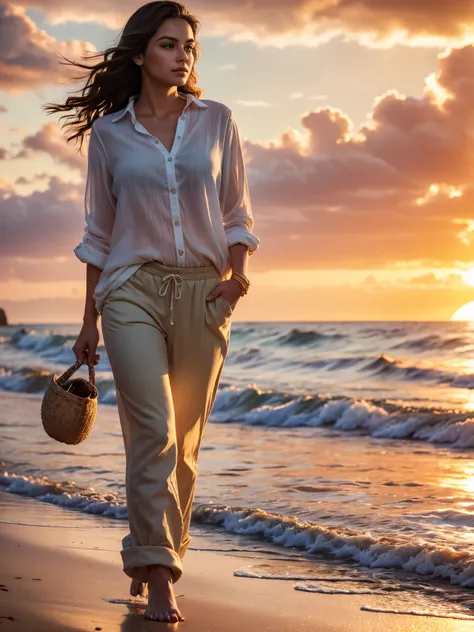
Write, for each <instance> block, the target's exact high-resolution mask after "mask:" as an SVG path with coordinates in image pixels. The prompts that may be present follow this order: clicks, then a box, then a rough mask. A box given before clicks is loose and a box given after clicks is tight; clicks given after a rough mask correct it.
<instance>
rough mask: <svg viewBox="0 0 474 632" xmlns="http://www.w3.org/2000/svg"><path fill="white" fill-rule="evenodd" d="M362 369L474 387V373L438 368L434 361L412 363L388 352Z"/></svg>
mask: <svg viewBox="0 0 474 632" xmlns="http://www.w3.org/2000/svg"><path fill="white" fill-rule="evenodd" d="M359 370H360V371H365V372H370V373H372V374H373V375H377V376H378V377H390V378H398V379H404V380H409V381H432V382H435V383H436V384H450V385H451V386H453V387H456V388H466V389H472V388H474V374H472V373H455V372H453V371H447V370H443V369H438V368H436V366H435V365H434V364H432V363H430V364H427V363H424V365H417V364H411V363H409V362H406V361H404V360H397V359H396V358H393V357H392V356H390V355H388V354H385V353H383V354H381V355H380V356H379V357H378V358H377V359H375V360H370V361H369V362H367V363H366V364H365V365H364V366H362V367H360V369H359Z"/></svg>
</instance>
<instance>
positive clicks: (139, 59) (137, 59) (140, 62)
mask: <svg viewBox="0 0 474 632" xmlns="http://www.w3.org/2000/svg"><path fill="white" fill-rule="evenodd" d="M132 59H133V61H134V62H135V63H136V64H137V66H142V65H143V55H141V54H140V55H135V57H132Z"/></svg>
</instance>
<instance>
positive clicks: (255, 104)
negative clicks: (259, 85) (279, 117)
mask: <svg viewBox="0 0 474 632" xmlns="http://www.w3.org/2000/svg"><path fill="white" fill-rule="evenodd" d="M237 103H238V104H239V105H243V106H244V107H246V108H273V107H275V104H274V103H268V101H243V100H242V99H237Z"/></svg>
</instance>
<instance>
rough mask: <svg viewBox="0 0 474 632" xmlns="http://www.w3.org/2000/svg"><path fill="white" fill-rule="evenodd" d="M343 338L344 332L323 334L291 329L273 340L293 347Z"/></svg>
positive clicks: (344, 336)
mask: <svg viewBox="0 0 474 632" xmlns="http://www.w3.org/2000/svg"><path fill="white" fill-rule="evenodd" d="M343 338H346V335H345V334H325V333H322V332H320V331H314V330H304V329H292V330H291V331H289V332H288V333H285V334H283V335H280V336H278V337H277V338H276V339H275V341H274V342H275V343H277V344H281V345H290V346H293V347H300V346H305V347H306V346H312V345H315V344H319V343H322V342H327V341H332V340H341V339H343Z"/></svg>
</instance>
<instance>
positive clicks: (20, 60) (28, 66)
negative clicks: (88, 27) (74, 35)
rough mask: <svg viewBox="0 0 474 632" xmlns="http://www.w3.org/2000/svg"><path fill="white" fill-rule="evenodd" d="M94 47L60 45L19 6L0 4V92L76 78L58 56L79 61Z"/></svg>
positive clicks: (74, 44)
mask: <svg viewBox="0 0 474 632" xmlns="http://www.w3.org/2000/svg"><path fill="white" fill-rule="evenodd" d="M94 50H95V48H94V46H93V45H92V44H89V43H88V42H81V41H67V42H59V41H57V40H55V39H54V37H51V36H50V35H48V34H47V33H46V32H45V31H43V30H41V29H39V28H38V27H37V26H36V24H35V23H34V22H33V21H32V20H31V19H30V18H29V17H28V16H27V15H26V13H25V11H24V9H21V8H20V7H16V6H15V7H13V6H7V5H4V4H0V89H1V90H5V91H7V92H21V91H24V90H31V89H32V88H35V87H37V86H42V85H44V84H48V83H53V82H56V81H64V80H66V79H71V78H72V77H73V76H77V74H78V72H77V69H72V68H71V66H70V65H64V64H61V63H60V60H61V57H60V54H61V55H64V56H65V57H67V58H68V59H79V58H80V57H81V56H82V55H83V54H84V52H85V51H89V52H92V51H94Z"/></svg>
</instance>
